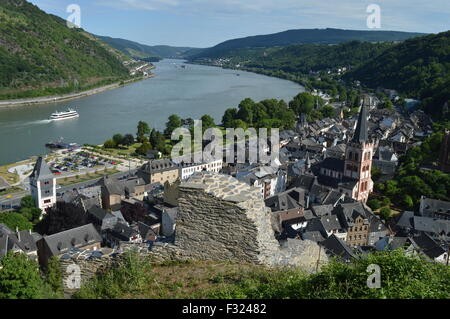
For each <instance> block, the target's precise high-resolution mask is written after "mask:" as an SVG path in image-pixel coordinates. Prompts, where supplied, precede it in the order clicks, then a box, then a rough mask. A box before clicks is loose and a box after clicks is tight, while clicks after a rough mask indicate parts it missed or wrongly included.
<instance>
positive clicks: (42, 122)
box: [28, 120, 52, 125]
mask: <svg viewBox="0 0 450 319" xmlns="http://www.w3.org/2000/svg"><path fill="white" fill-rule="evenodd" d="M51 122H52V120H40V121H33V122H29V123H28V124H34V125H39V124H48V123H51Z"/></svg>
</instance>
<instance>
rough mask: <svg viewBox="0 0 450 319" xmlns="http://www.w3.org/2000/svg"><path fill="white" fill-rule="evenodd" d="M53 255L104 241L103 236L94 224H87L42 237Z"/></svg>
mask: <svg viewBox="0 0 450 319" xmlns="http://www.w3.org/2000/svg"><path fill="white" fill-rule="evenodd" d="M42 240H44V241H45V242H46V244H47V246H48V247H49V249H50V251H51V253H52V255H54V256H58V255H61V254H63V253H65V252H67V251H69V250H71V249H74V248H80V247H84V246H87V245H92V244H94V243H100V242H102V237H101V236H100V234H99V233H98V232H97V230H96V229H95V227H94V225H92V224H87V225H84V226H81V227H77V228H73V229H69V230H66V231H63V232H60V233H57V234H53V235H50V236H44V237H43V238H42Z"/></svg>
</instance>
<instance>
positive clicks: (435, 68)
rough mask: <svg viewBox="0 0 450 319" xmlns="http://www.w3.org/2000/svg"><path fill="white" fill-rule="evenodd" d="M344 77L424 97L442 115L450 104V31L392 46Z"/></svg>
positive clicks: (429, 109) (430, 108)
mask: <svg viewBox="0 0 450 319" xmlns="http://www.w3.org/2000/svg"><path fill="white" fill-rule="evenodd" d="M344 79H346V80H359V81H361V82H362V84H364V85H366V86H368V87H372V88H377V87H383V88H389V89H395V90H397V91H399V92H400V93H403V94H406V95H409V96H412V97H416V98H420V99H423V102H424V103H423V104H424V105H423V107H424V109H425V110H426V111H427V112H428V113H430V114H433V115H435V116H439V115H440V114H441V113H442V107H443V105H444V104H445V103H446V102H448V103H449V104H450V31H447V32H443V33H439V34H432V35H428V36H425V37H419V38H415V39H410V40H407V41H405V42H403V43H401V44H398V45H395V46H392V47H391V48H389V49H387V50H386V51H384V52H383V53H382V54H380V55H379V56H377V57H374V58H373V59H370V60H368V61H366V62H365V63H363V64H362V65H361V66H359V67H358V68H356V69H354V70H353V71H351V72H350V73H348V74H346V75H345V77H344Z"/></svg>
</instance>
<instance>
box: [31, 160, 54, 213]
mask: <svg viewBox="0 0 450 319" xmlns="http://www.w3.org/2000/svg"><path fill="white" fill-rule="evenodd" d="M30 189H31V196H33V198H34V200H35V202H36V206H37V207H39V208H40V209H42V210H43V211H45V210H46V209H47V208H50V207H53V206H54V205H55V204H56V178H55V177H54V176H53V174H52V172H51V171H50V168H49V167H48V165H47V163H46V162H45V160H44V159H43V158H42V157H39V158H38V160H37V162H36V165H35V166H34V169H33V173H32V174H31V176H30Z"/></svg>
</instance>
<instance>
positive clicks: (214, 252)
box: [175, 173, 327, 271]
mask: <svg viewBox="0 0 450 319" xmlns="http://www.w3.org/2000/svg"><path fill="white" fill-rule="evenodd" d="M178 202H179V212H178V218H177V228H176V237H175V246H177V247H178V248H179V249H181V250H184V251H186V254H185V255H188V256H190V257H192V258H193V259H200V260H216V261H235V262H248V263H255V264H263V265H267V266H278V265H293V266H295V265H301V266H302V267H304V268H305V270H307V271H310V270H311V269H312V268H316V267H315V265H316V263H317V260H318V259H319V256H318V254H319V251H320V249H319V246H318V245H317V244H316V243H314V242H311V241H301V240H290V241H289V243H286V244H284V245H283V247H281V246H280V244H279V242H278V241H277V240H276V239H275V233H274V230H273V227H272V213H271V211H270V209H269V208H267V207H266V206H265V203H264V200H263V199H262V197H261V194H260V191H259V190H258V189H256V188H253V187H250V186H248V185H247V184H245V183H242V182H239V181H238V180H237V179H235V178H233V177H231V176H227V175H218V174H207V173H204V174H201V175H196V176H193V177H191V178H190V179H189V180H188V181H187V182H185V183H181V184H180V187H179V200H178ZM322 255H323V256H322V260H321V262H320V264H323V263H326V262H327V257H326V255H325V254H322ZM311 265H314V267H313V266H311Z"/></svg>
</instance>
